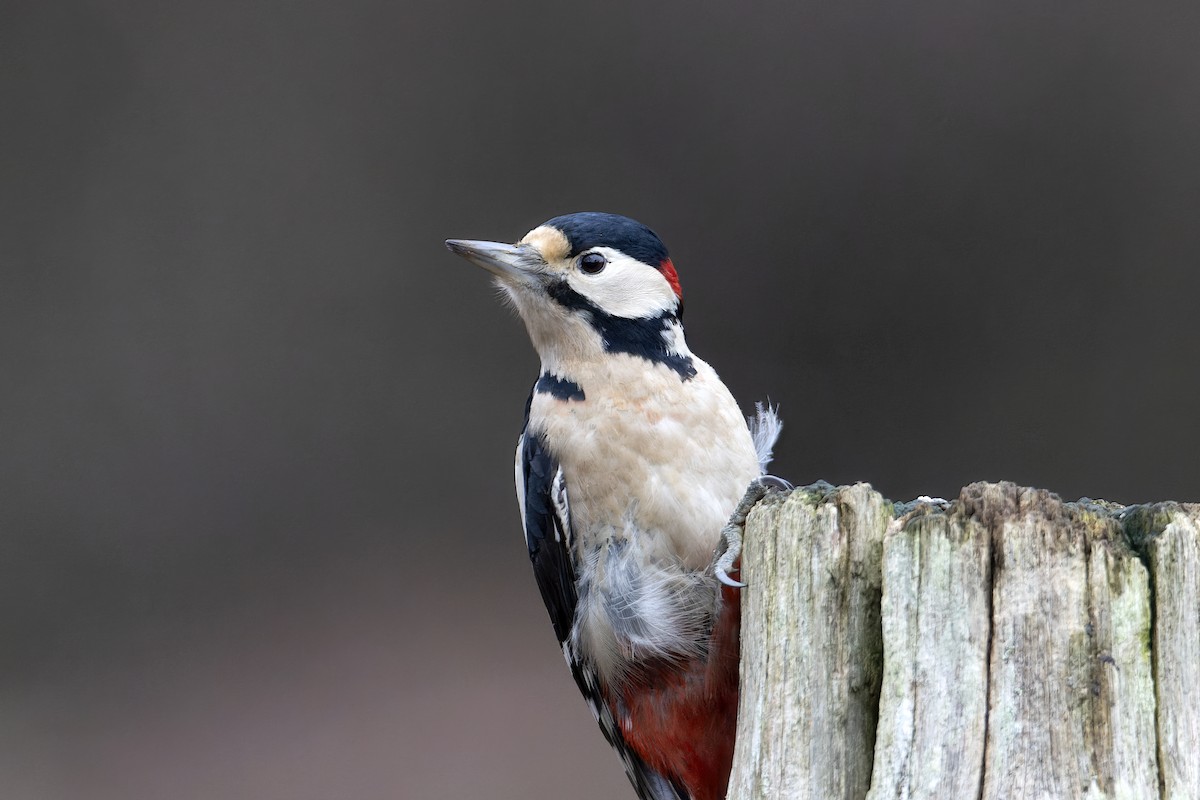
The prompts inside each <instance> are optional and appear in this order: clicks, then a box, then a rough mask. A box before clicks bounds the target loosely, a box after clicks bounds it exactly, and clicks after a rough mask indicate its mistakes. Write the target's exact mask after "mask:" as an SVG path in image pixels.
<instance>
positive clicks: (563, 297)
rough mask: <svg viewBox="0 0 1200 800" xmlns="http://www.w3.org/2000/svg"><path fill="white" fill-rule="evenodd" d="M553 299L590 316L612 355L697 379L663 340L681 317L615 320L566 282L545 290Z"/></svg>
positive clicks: (688, 361)
mask: <svg viewBox="0 0 1200 800" xmlns="http://www.w3.org/2000/svg"><path fill="white" fill-rule="evenodd" d="M546 291H547V292H548V293H549V294H550V297H551V298H553V299H554V301H555V302H557V303H558V304H559V305H561V306H563V307H565V308H569V309H572V310H574V311H584V312H587V313H588V314H589V315H590V316H591V320H592V325H593V327H595V328H596V330H597V331H599V332H600V337H601V338H602V339H603V340H604V349H605V350H606V351H608V352H610V353H628V354H629V355H631V356H638V357H639V358H644V359H646V360H647V361H651V362H653V363H655V364H663V365H665V366H667V367H670V368H671V369H672V370H674V371H675V372H676V373H678V375H679V377H680V378H681V379H682V380H685V381H686V380H688V379H690V378H694V377H695V376H696V367H695V365H693V364H692V359H691V357H689V356H682V355H680V354H679V353H676V352H674V351H673V350H671V348H670V347H668V346H667V340H666V339H665V338H663V333H665V332H666V330H667V328H668V326H669V325H671V324H672V323H673V322H675V321H676V320H677V319H678V317H676V315H675V314H673V313H671V312H666V311H665V312H663V313H662V314H659V315H658V316H657V317H650V318H648V319H630V318H629V317H616V316H613V315H612V314H608V313H606V312H604V311H603V310H601V309H600V307H599V306H597V305H596V304H595V303H593V302H592V301H591V300H588V299H587V298H586V297H584V296H583V295H581V294H580V293H579V292H577V291H575V290H574V289H572V288H571V286H570V284H568V283H567V282H566V281H565V280H559V281H555V282H554V283H551V284H550V285H549V286H547V287H546Z"/></svg>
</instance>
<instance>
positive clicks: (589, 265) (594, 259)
mask: <svg viewBox="0 0 1200 800" xmlns="http://www.w3.org/2000/svg"><path fill="white" fill-rule="evenodd" d="M607 264H608V259H607V258H605V257H604V256H602V255H600V254H599V253H587V254H586V255H584V257H583V258H581V259H579V268H580V269H581V270H583V271H584V272H586V273H587V274H588V275H595V274H596V273H597V272H600V271H601V270H603V269H604V267H605V266H606V265H607Z"/></svg>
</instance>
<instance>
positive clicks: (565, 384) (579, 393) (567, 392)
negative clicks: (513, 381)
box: [533, 372, 587, 400]
mask: <svg viewBox="0 0 1200 800" xmlns="http://www.w3.org/2000/svg"><path fill="white" fill-rule="evenodd" d="M533 390H534V391H535V392H537V393H538V394H548V395H550V396H552V397H556V398H558V399H559V400H586V399H587V395H585V394H584V393H583V387H582V386H580V385H579V384H578V383H576V382H575V381H573V380H569V379H567V378H560V377H558V376H557V375H551V374H550V373H549V372H543V373H542V377H540V378H538V382H537V383H536V384H534V387H533Z"/></svg>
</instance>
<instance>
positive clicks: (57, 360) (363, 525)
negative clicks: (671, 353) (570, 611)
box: [0, 0, 1200, 800]
mask: <svg viewBox="0 0 1200 800" xmlns="http://www.w3.org/2000/svg"><path fill="white" fill-rule="evenodd" d="M1196 8H1197V7H1196V6H1195V4H1194V3H1179V4H1177V5H1171V4H1166V3H1161V4H1137V3H1114V4H1109V3H1103V2H1102V3H1070V2H1068V3H1058V4H1046V3H1042V2H1024V1H1021V2H1015V3H980V2H966V3H964V2H949V1H948V0H947V1H945V2H930V3H924V4H921V5H919V6H918V5H915V4H896V3H861V2H843V3H837V4H814V3H796V2H767V3H758V4H754V5H753V6H745V7H735V4H731V3H710V2H683V0H676V2H667V3H654V4H648V3H641V2H632V1H631V0H618V1H617V2H606V3H599V2H571V1H568V2H561V1H560V2H548V3H541V2H523V3H518V4H506V3H494V2H482V1H478V2H460V3H445V2H429V1H427V2H375V1H371V0H349V1H348V2H340V3H332V2H330V3H314V2H278V1H277V2H270V1H269V0H249V1H247V0H237V1H236V2H234V1H229V2H226V1H225V0H218V1H217V2H205V3H188V4H184V3H161V2H148V1H146V2H134V1H130V2H119V1H118V0H112V1H111V2H92V3H89V2H82V1H81V0H74V1H73V2H62V3H46V2H14V1H13V0H9V2H6V3H5V4H4V6H3V8H2V9H0V115H2V116H0V120H2V124H0V379H2V387H3V388H2V390H0V603H2V604H3V605H2V613H0V626H2V630H0V796H3V797H5V798H33V799H34V800H42V799H46V800H59V799H60V798H61V799H63V800H67V799H68V798H71V799H73V798H89V800H107V799H109V798H112V800H140V799H141V798H146V799H147V800H150V799H151V798H172V799H173V800H189V799H190V798H197V799H199V798H205V799H208V798H255V799H256V800H257V799H259V798H262V799H264V800H270V799H271V798H281V799H283V798H288V799H289V800H290V799H292V798H313V799H314V800H316V799H318V798H320V799H324V798H355V799H358V798H363V799H364V800H369V799H373V798H381V799H382V798H460V797H461V798H466V797H487V798H550V797H566V796H570V797H572V798H577V799H578V800H592V799H593V798H618V797H630V796H631V794H630V792H629V789H628V786H627V784H626V782H625V779H624V777H623V775H622V773H621V770H620V767H619V763H618V761H617V759H616V758H615V757H614V756H612V755H611V753H609V752H608V749H607V746H606V745H605V744H604V743H603V741H602V739H601V737H600V735H599V733H598V732H597V731H596V729H595V725H594V723H593V722H592V720H591V718H590V714H589V713H588V711H587V709H586V707H585V705H584V704H583V702H582V701H581V700H580V699H579V698H578V696H577V694H576V691H575V689H574V686H573V685H572V683H571V680H570V677H569V675H568V673H567V670H566V669H565V668H564V666H563V664H562V660H561V657H560V655H559V653H558V651H557V648H556V647H555V644H554V641H553V635H552V633H551V630H550V626H549V623H548V620H547V619H546V616H545V612H544V610H543V609H542V608H541V604H540V601H539V599H538V597H537V592H536V590H535V588H534V585H533V581H532V577H531V574H530V570H529V566H528V560H527V557H526V555H525V548H524V545H523V543H522V542H521V536H520V532H519V527H518V524H517V515H516V511H515V504H514V501H513V498H512V487H511V475H512V467H511V464H512V446H513V444H514V441H515V437H516V435H517V432H518V429H519V427H520V422H521V411H522V407H523V403H524V400H525V397H526V394H527V392H528V388H529V385H530V383H531V382H532V380H533V379H534V377H535V375H536V370H537V365H536V361H535V358H534V356H533V353H532V350H531V348H530V347H529V345H528V343H527V341H526V339H525V334H524V331H523V330H522V328H521V327H520V325H519V324H518V323H517V322H516V321H515V319H514V318H513V317H512V315H511V314H510V312H508V311H506V310H505V309H504V308H502V307H501V306H500V304H499V303H498V302H496V298H495V296H494V291H493V290H492V289H491V288H490V286H489V284H488V281H487V280H486V279H485V277H484V274H483V273H482V272H480V271H479V270H476V269H474V268H472V267H470V266H469V265H467V264H466V263H465V262H462V261H460V260H457V259H455V258H454V257H452V256H451V255H450V254H448V253H447V252H445V251H444V250H443V248H442V240H443V239H444V238H446V237H448V236H454V237H466V238H495V239H501V240H514V239H516V238H519V237H520V236H521V235H523V234H524V233H525V231H526V230H528V229H529V228H531V227H533V226H534V225H536V224H537V223H539V222H540V221H542V220H544V219H546V218H548V217H550V216H553V215H556V214H560V213H565V212H570V211H577V210H584V209H599V210H608V211H616V212H621V213H625V214H629V215H631V216H634V217H636V218H638V219H641V220H642V221H644V222H646V223H648V224H650V225H651V226H652V227H654V228H655V229H656V230H657V231H658V232H659V233H660V234H661V235H662V237H663V238H664V239H665V241H666V242H667V244H668V246H669V247H670V248H671V250H672V255H673V256H674V259H675V263H676V265H677V266H678V267H679V271H680V274H681V276H682V278H683V284H684V289H685V294H686V297H687V322H688V332H689V340H690V343H691V345H692V347H693V349H694V350H696V351H697V352H698V353H700V354H701V355H702V356H703V357H704V358H705V359H706V360H708V361H710V362H711V363H712V364H713V365H714V366H716V368H717V369H718V370H719V371H720V372H721V374H722V376H723V377H724V378H725V379H726V381H727V382H728V383H729V384H730V386H731V388H732V389H733V390H734V393H735V394H736V395H737V396H738V397H739V398H740V399H741V401H742V402H743V404H744V405H745V406H746V407H747V408H750V406H751V404H752V402H753V401H754V400H755V399H759V398H764V397H768V396H769V397H770V398H771V400H772V401H774V402H777V403H779V404H780V405H781V406H782V413H783V415H784V417H785V419H786V422H787V427H786V430H785V433H784V437H783V441H782V443H781V446H780V448H779V450H778V460H777V464H776V468H775V471H776V472H777V473H778V474H781V475H784V476H786V477H788V478H790V479H792V480H793V481H795V482H798V483H800V482H810V481H813V480H815V479H818V478H824V479H827V480H829V481H833V482H850V481H856V480H866V481H870V482H871V483H873V484H874V485H875V486H876V487H877V488H879V489H880V490H881V491H883V492H884V493H885V494H887V495H888V496H890V497H893V498H896V499H908V498H911V497H913V496H915V495H918V494H936V495H945V496H951V495H954V494H955V493H956V492H957V490H958V488H959V487H960V486H961V485H963V484H964V483H967V482H969V481H973V480H979V479H1010V480H1014V481H1018V482H1021V483H1025V484H1033V485H1038V486H1043V487H1046V488H1049V489H1051V490H1054V491H1057V492H1059V493H1061V494H1062V495H1064V496H1065V497H1068V498H1075V497H1078V496H1080V495H1089V496H1093V497H1105V498H1109V499H1113V500H1119V501H1125V502H1137V501H1145V500H1155V499H1168V498H1170V499H1179V500H1185V499H1186V500H1200V423H1197V420H1196V409H1197V406H1198V405H1200V375H1198V371H1197V363H1198V362H1200V321H1198V320H1197V311H1198V310H1200V306H1198V305H1197V300H1198V297H1200V291H1198V290H1200V270H1198V264H1200V224H1197V209H1198V207H1200V145H1198V142H1200V102H1198V98H1200V48H1198V46H1197V39H1198V36H1197V31H1198V30H1200V26H1198V23H1200V12H1197V11H1196Z"/></svg>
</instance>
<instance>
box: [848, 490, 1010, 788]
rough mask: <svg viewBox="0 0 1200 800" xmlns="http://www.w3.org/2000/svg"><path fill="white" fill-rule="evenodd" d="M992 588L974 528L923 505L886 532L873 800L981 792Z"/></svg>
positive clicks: (984, 535) (985, 547) (982, 539)
mask: <svg viewBox="0 0 1200 800" xmlns="http://www.w3.org/2000/svg"><path fill="white" fill-rule="evenodd" d="M991 591H992V586H991V538H990V536H989V535H988V531H987V529H986V528H985V527H984V526H983V525H981V524H979V522H978V521H976V520H974V519H972V518H970V517H968V516H966V515H963V514H962V513H957V514H954V515H947V514H943V513H940V512H938V511H937V510H936V509H934V508H932V507H929V506H924V507H922V508H919V509H918V510H916V511H914V512H912V513H911V514H909V515H907V516H906V517H904V518H902V519H900V520H897V521H895V522H894V523H892V524H891V525H890V526H889V529H888V533H887V536H886V537H885V539H884V547H883V600H882V602H883V642H884V645H883V646H884V674H883V689H882V694H881V697H880V710H879V729H878V735H877V737H876V743H875V769H874V780H873V781H872V785H871V791H870V793H869V794H868V797H869V798H871V799H872V800H884V798H916V797H931V798H932V797H938V798H941V797H975V796H976V795H977V794H978V792H979V787H980V783H981V781H982V778H983V747H984V741H985V736H984V734H985V731H986V730H987V700H988V635H989V632H990V616H991Z"/></svg>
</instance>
